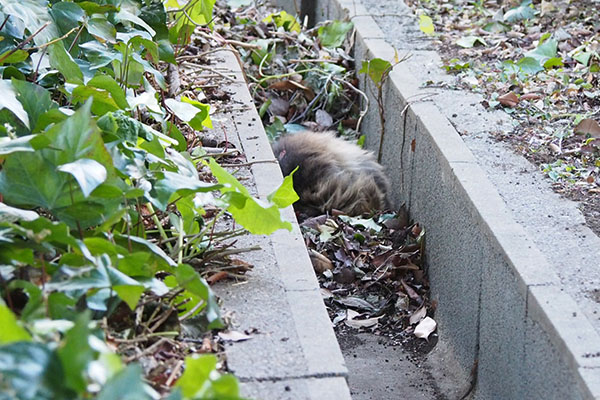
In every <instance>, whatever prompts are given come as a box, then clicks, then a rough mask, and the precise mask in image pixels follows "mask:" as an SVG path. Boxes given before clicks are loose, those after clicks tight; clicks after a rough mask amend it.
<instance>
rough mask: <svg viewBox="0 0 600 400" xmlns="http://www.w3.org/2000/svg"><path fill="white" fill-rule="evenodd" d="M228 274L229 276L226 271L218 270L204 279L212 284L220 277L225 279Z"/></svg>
mask: <svg viewBox="0 0 600 400" xmlns="http://www.w3.org/2000/svg"><path fill="white" fill-rule="evenodd" d="M228 276H229V274H228V273H227V271H219V272H217V273H216V274H214V275H211V276H209V277H208V278H206V281H207V282H208V284H209V285H213V284H215V283H216V282H219V281H220V280H222V279H226V278H227V277H228Z"/></svg>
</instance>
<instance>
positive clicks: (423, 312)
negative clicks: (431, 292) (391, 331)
mask: <svg viewBox="0 0 600 400" xmlns="http://www.w3.org/2000/svg"><path fill="white" fill-rule="evenodd" d="M426 316H427V308H425V306H423V307H421V308H419V309H418V310H417V311H415V312H414V313H413V315H411V316H410V318H409V320H408V321H409V322H410V324H411V325H414V324H416V323H417V322H420V321H421V320H422V319H423V318H425V317H426Z"/></svg>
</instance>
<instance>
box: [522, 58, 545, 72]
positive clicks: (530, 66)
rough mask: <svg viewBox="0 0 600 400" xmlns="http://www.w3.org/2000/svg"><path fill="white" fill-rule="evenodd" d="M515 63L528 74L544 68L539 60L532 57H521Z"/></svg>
mask: <svg viewBox="0 0 600 400" xmlns="http://www.w3.org/2000/svg"><path fill="white" fill-rule="evenodd" d="M516 65H517V66H518V67H519V68H520V69H521V70H522V71H523V72H525V73H526V74H528V75H533V74H537V73H538V72H540V71H543V70H544V67H542V66H541V65H540V62H539V61H538V60H536V59H535V58H533V57H523V58H521V59H520V60H519V62H518V63H517V64H516Z"/></svg>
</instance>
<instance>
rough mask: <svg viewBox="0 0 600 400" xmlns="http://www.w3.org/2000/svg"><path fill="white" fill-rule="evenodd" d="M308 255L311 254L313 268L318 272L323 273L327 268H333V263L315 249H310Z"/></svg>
mask: <svg viewBox="0 0 600 400" xmlns="http://www.w3.org/2000/svg"><path fill="white" fill-rule="evenodd" d="M308 255H309V256H310V261H311V262H312V265H313V268H314V270H315V272H316V273H317V274H322V273H323V272H325V271H327V270H331V269H333V263H332V262H331V261H330V260H329V258H327V257H326V256H324V255H323V254H321V253H319V252H317V251H315V250H313V249H309V250H308Z"/></svg>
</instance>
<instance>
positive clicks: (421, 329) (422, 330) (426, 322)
mask: <svg viewBox="0 0 600 400" xmlns="http://www.w3.org/2000/svg"><path fill="white" fill-rule="evenodd" d="M435 328H437V323H436V322H435V321H434V319H433V318H430V317H425V318H423V320H422V321H421V322H419V325H417V326H416V327H415V332H414V333H415V336H416V337H418V338H421V339H425V340H427V339H428V338H429V335H431V334H432V333H433V332H434V331H435Z"/></svg>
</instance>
